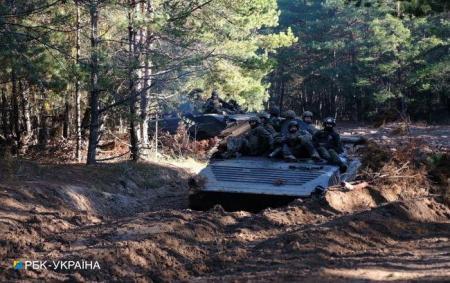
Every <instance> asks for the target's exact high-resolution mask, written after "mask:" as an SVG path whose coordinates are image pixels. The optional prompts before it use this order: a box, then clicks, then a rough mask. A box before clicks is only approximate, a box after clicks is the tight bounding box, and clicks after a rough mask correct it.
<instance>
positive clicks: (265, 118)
mask: <svg viewBox="0 0 450 283" xmlns="http://www.w3.org/2000/svg"><path fill="white" fill-rule="evenodd" d="M258 118H259V119H260V120H261V126H262V127H263V128H264V129H265V130H266V131H268V132H269V133H270V134H271V135H272V136H275V135H276V133H277V132H276V131H275V129H274V127H273V126H272V125H271V124H270V122H269V121H270V115H269V113H267V112H261V113H259V114H258Z"/></svg>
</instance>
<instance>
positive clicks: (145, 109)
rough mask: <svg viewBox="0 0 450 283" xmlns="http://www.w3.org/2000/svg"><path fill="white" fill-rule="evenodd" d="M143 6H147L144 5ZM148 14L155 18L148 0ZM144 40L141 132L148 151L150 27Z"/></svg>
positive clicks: (142, 144)
mask: <svg viewBox="0 0 450 283" xmlns="http://www.w3.org/2000/svg"><path fill="white" fill-rule="evenodd" d="M142 5H144V6H145V4H144V3H143V4H142ZM144 11H145V12H146V13H147V16H148V17H152V16H153V4H152V0H147V3H146V7H145V10H144ZM143 37H144V39H143V42H145V47H146V48H147V50H146V52H145V55H144V60H145V63H144V66H145V67H144V81H143V88H144V89H143V91H142V92H141V119H140V130H141V134H140V136H141V145H140V147H141V148H144V149H148V148H149V147H150V141H149V133H148V126H149V122H150V117H149V115H148V113H149V111H150V85H151V78H150V76H151V75H152V63H151V61H150V56H149V54H148V51H149V50H150V51H151V47H152V40H153V39H152V32H151V31H150V29H149V28H148V27H146V28H145V30H144V36H143Z"/></svg>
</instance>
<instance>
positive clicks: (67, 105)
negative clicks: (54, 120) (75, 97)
mask: <svg viewBox="0 0 450 283" xmlns="http://www.w3.org/2000/svg"><path fill="white" fill-rule="evenodd" d="M69 99H70V95H69V94H68V93H67V94H66V101H65V102H64V120H63V137H64V138H65V139H67V138H69V136H70V102H69Z"/></svg>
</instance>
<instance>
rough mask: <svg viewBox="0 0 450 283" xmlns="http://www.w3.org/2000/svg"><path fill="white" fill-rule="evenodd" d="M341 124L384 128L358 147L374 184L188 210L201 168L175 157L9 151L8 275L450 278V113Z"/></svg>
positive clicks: (3, 249)
mask: <svg viewBox="0 0 450 283" xmlns="http://www.w3.org/2000/svg"><path fill="white" fill-rule="evenodd" d="M340 131H341V132H342V133H344V134H345V133H357V134H362V135H364V136H366V137H368V138H370V139H371V140H373V141H374V142H370V143H369V145H368V146H367V148H365V149H362V150H361V151H360V153H359V154H361V156H362V159H363V163H364V169H363V170H362V172H361V176H360V177H359V182H367V183H368V186H360V187H358V188H354V189H351V188H344V187H342V188H341V187H335V188H332V189H330V190H329V191H328V192H327V193H326V195H325V197H324V198H323V199H305V200H296V201H294V202H293V203H291V204H290V205H289V206H286V207H282V208H277V209H266V210H263V211H261V212H259V213H249V212H246V211H238V212H226V211H224V210H223V209H221V207H219V206H216V207H215V208H214V209H212V210H210V211H206V212H202V211H192V210H189V209H187V198H188V192H189V186H188V180H189V178H190V177H191V176H192V172H189V171H188V170H186V169H185V168H184V169H183V168H179V167H177V166H175V165H173V164H171V163H155V162H145V163H139V164H132V163H129V162H119V163H112V164H103V165H97V166H82V165H77V164H43V163H37V162H31V161H24V160H17V159H7V160H2V161H0V166H1V171H0V172H2V173H1V175H0V281H2V282H12V281H19V282H27V281H33V280H34V281H36V282H37V281H42V280H48V281H60V280H61V281H64V280H70V281H72V282H92V281H113V280H118V281H127V282H128V281H137V282H152V281H156V282H158V281H186V282H187V281H189V282H216V281H217V282H219V281H220V282H222V281H232V282H236V281H252V282H254V281H264V282H270V281H274V282H280V281H300V280H302V281H311V282H316V281H319V280H320V281H325V282H327V281H328V282H331V281H333V282H340V281H342V282H343V281H349V280H353V281H358V282H361V281H367V280H381V281H395V280H400V281H410V280H413V281H416V280H417V281H424V280H436V281H449V280H450V191H449V190H450V187H449V184H448V180H449V179H448V178H450V172H449V171H450V156H449V148H450V146H449V142H450V139H449V137H450V126H439V127H438V126H436V127H431V126H425V125H414V126H411V127H410V128H409V129H408V128H405V126H403V125H399V124H393V125H388V126H384V127H381V128H378V129H370V128H365V127H359V126H346V127H345V128H341V129H340ZM193 163H195V162H193ZM186 164H188V163H186ZM195 164H196V165H195V166H201V165H199V164H198V163H195ZM184 167H189V166H184ZM194 171H195V170H194ZM14 260H48V261H51V260H55V261H56V260H86V261H91V260H93V261H98V262H99V264H100V266H101V269H100V270H75V271H73V270H72V271H55V270H52V269H51V268H49V269H47V270H45V269H44V270H30V269H27V270H14V269H13V266H12V265H13V261H14Z"/></svg>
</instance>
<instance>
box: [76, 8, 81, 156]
mask: <svg viewBox="0 0 450 283" xmlns="http://www.w3.org/2000/svg"><path fill="white" fill-rule="evenodd" d="M75 5H76V6H77V7H76V8H77V15H76V21H77V22H76V32H75V33H76V34H75V38H76V39H75V41H76V42H75V48H76V54H75V64H76V66H79V63H80V49H81V48H80V46H81V42H80V29H81V24H80V5H79V3H78V0H77V1H75ZM75 143H76V148H75V158H76V159H77V161H78V162H81V96H80V76H79V75H78V70H77V73H76V78H75Z"/></svg>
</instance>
